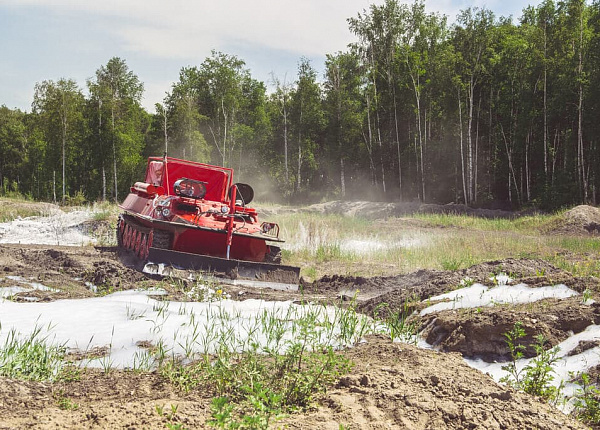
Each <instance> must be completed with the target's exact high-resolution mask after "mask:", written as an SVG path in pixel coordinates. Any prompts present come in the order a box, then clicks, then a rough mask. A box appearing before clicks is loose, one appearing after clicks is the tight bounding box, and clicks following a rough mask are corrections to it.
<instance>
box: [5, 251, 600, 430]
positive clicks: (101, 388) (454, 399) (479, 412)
mask: <svg viewBox="0 0 600 430" xmlns="http://www.w3.org/2000/svg"><path fill="white" fill-rule="evenodd" d="M0 271H1V272H2V275H1V276H0V277H1V278H2V279H3V281H0V286H3V285H1V283H5V284H8V283H9V281H8V280H7V278H6V276H10V275H13V276H22V277H25V278H28V279H32V280H36V281H39V282H42V283H43V284H44V285H46V286H48V287H53V288H56V289H57V290H58V291H55V292H53V291H38V292H36V293H35V294H36V295H37V298H38V299H39V300H42V301H45V300H58V299H62V298H78V297H92V296H94V295H95V294H94V293H93V292H91V291H90V290H89V288H88V287H87V286H86V282H91V283H93V284H95V285H97V286H98V288H99V290H100V292H101V293H102V292H110V291H116V290H122V289H131V288H148V287H152V286H160V287H163V288H164V287H166V288H167V289H169V283H168V282H166V281H163V280H159V279H153V278H150V277H148V276H146V275H144V274H142V273H140V272H139V271H137V270H135V268H134V267H132V261H131V259H130V257H129V256H128V255H127V254H124V255H123V254H120V253H119V251H118V250H117V249H116V248H112V247H47V246H40V245H26V246H22V245H0ZM500 271H503V272H506V273H511V275H512V276H513V277H515V279H516V280H518V281H522V282H526V283H528V284H529V285H530V286H536V285H540V286H541V285H549V284H552V283H558V282H560V283H564V284H565V285H568V286H570V287H571V288H573V289H575V290H577V291H579V292H582V291H583V290H585V289H586V288H587V289H591V290H593V291H600V284H599V281H598V280H597V279H593V278H590V279H581V278H576V277H573V276H571V275H570V274H568V273H566V272H564V271H561V270H559V269H556V268H555V267H553V266H551V265H549V264H548V263H545V262H543V261H540V260H527V259H522V260H512V259H509V260H504V261H495V262H489V263H485V264H480V265H477V266H473V267H471V268H469V269H465V270H461V271H456V272H445V271H430V270H421V271H418V272H414V273H411V274H407V275H398V276H393V277H378V278H358V277H342V276H329V277H325V278H322V279H320V280H319V281H317V282H314V283H311V284H306V285H304V286H303V288H302V291H298V292H287V291H275V290H270V289H261V290H257V289H254V288H241V287H231V286H230V287H225V288H226V289H227V291H228V292H229V293H230V294H232V296H233V297H235V298H237V299H238V300H245V299H246V298H250V297H252V298H258V297H261V298H264V299H268V300H297V301H302V300H304V301H306V300H319V301H327V302H342V303H350V302H351V300H350V299H351V298H353V297H355V300H356V306H357V308H358V309H359V310H360V311H362V312H364V313H366V314H371V315H373V314H374V313H375V312H378V313H380V314H382V313H385V312H389V311H390V310H392V311H393V310H395V309H398V308H401V307H402V306H403V305H404V303H409V304H410V306H413V307H415V308H418V307H419V306H422V305H419V304H418V302H419V300H422V299H425V298H427V297H430V296H433V295H436V294H440V293H443V292H447V291H448V290H451V289H454V288H456V286H457V285H458V284H459V282H460V280H461V279H463V278H464V277H466V276H469V277H471V278H472V279H474V280H476V281H481V282H486V281H487V280H488V278H489V276H490V274H491V273H499V272H500ZM88 285H89V284H88ZM170 291H171V293H172V298H173V299H183V297H181V296H178V293H177V291H176V290H175V289H171V290H170ZM20 294H22V293H19V294H16V295H15V297H14V298H13V299H14V300H20ZM27 295H28V296H31V293H30V292H28V293H27ZM383 303H386V304H387V305H386V306H381V305H382V304H383ZM516 321H522V322H523V323H524V325H525V327H526V330H527V332H528V333H529V335H530V336H533V335H534V334H536V333H543V334H545V335H546V337H547V338H548V339H549V340H550V343H551V344H557V343H558V342H560V341H561V340H564V339H565V338H566V337H568V336H569V334H570V333H571V332H575V333H577V332H578V331H581V330H583V329H584V328H585V327H587V326H588V325H589V324H592V323H596V324H598V323H600V305H596V304H594V305H591V306H584V305H582V304H581V299H577V298H573V299H566V300H561V301H558V300H555V301H549V302H547V303H538V304H535V305H520V306H516V307H510V308H508V307H494V308H484V309H483V310H482V311H481V312H478V313H477V314H476V315H475V314H473V313H469V312H464V311H463V312H459V311H446V312H439V313H435V314H430V315H427V316H426V317H424V318H422V319H421V320H420V322H419V324H420V327H421V329H422V330H423V336H424V337H425V338H426V339H427V340H428V341H429V342H430V343H432V344H434V345H436V347H437V348H438V349H439V351H440V352H436V351H430V350H422V349H417V348H416V347H414V346H411V345H405V344H398V343H391V342H390V341H389V340H385V339H383V338H381V337H376V336H372V337H369V338H368V339H367V342H366V343H362V344H360V345H359V346H358V347H356V348H353V349H350V350H348V351H345V352H344V354H345V355H346V356H347V357H348V358H349V359H350V360H351V361H352V362H353V363H354V364H355V366H354V368H353V370H352V372H351V374H349V375H347V376H344V377H342V378H341V379H340V381H339V382H338V383H337V384H336V385H335V386H334V387H332V389H331V390H329V391H328V392H327V393H326V394H324V395H322V396H321V397H320V399H319V402H318V403H317V404H315V405H314V407H313V408H311V409H310V410H308V411H306V412H304V413H299V414H295V415H291V416H289V417H287V418H284V419H283V420H282V421H279V422H278V423H277V424H276V427H286V428H323V429H328V428H331V429H337V428H339V424H344V425H345V426H348V427H349V428H373V429H376V428H408V429H419V428H435V429H438V428H439V429H443V428H544V429H547V428H556V429H559V428H560V429H563V428H583V426H582V425H581V424H580V423H578V422H577V421H574V420H572V419H571V418H569V417H567V416H566V415H564V414H563V413H562V412H559V411H558V410H556V409H554V408H552V407H551V406H548V405H546V404H544V402H542V401H540V400H538V399H535V398H533V397H530V396H527V395H524V394H520V393H516V392H515V391H513V390H512V389H510V388H508V387H505V386H502V385H499V384H497V383H496V382H494V381H493V379H492V378H491V377H489V376H487V375H484V374H482V373H480V372H479V371H476V370H474V369H471V368H470V367H468V366H467V365H466V364H465V363H464V362H463V361H462V358H461V355H465V356H483V357H487V358H490V359H491V358H494V359H498V358H500V359H501V358H503V357H504V358H506V357H507V354H508V350H507V348H506V343H505V341H504V337H503V333H505V332H506V331H507V330H508V329H510V328H511V327H512V325H513V324H514V322H516ZM582 347H583V348H585V345H584V346H582ZM67 396H68V398H69V399H70V400H71V401H73V402H75V403H77V404H78V408H77V409H76V410H63V409H61V408H60V407H59V404H60V399H61V398H62V397H67ZM210 399H211V395H210V393H207V392H197V391H193V392H191V393H187V394H186V393H183V392H178V391H177V389H176V388H174V387H172V386H170V385H169V384H168V383H167V382H166V381H164V380H162V379H161V378H160V376H158V375H157V374H154V373H150V374H136V373H133V372H127V371H113V372H111V373H110V374H108V375H106V374H104V373H103V372H101V371H97V370H89V371H86V372H84V373H83V377H82V379H81V380H80V381H76V382H70V383H61V384H50V383H35V382H22V381H14V380H8V379H1V380H0V429H12V428H23V429H24V428H43V429H46V428H131V429H133V428H165V426H166V425H167V424H168V423H169V422H170V421H169V419H168V418H166V417H165V416H162V417H161V416H160V415H159V414H158V413H157V410H156V406H159V407H161V406H162V405H167V407H170V405H178V408H177V417H176V419H177V420H178V421H177V422H178V423H182V424H184V426H185V427H186V428H202V427H203V426H204V425H205V422H206V419H207V417H209V414H210V409H209V406H210ZM171 419H175V418H173V417H172V418H171Z"/></svg>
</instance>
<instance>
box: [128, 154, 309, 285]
mask: <svg viewBox="0 0 600 430" xmlns="http://www.w3.org/2000/svg"><path fill="white" fill-rule="evenodd" d="M253 197H254V191H253V190H252V188H251V187H250V186H249V185H247V184H241V183H234V182H233V169H230V168H225V167H218V166H211V165H208V164H203V163H197V162H193V161H186V160H180V159H176V158H172V157H150V158H149V159H148V165H147V169H146V177H145V180H144V181H143V182H136V183H135V184H134V185H133V186H132V187H131V192H130V193H129V195H128V196H127V198H126V199H125V200H124V201H123V203H122V204H121V205H119V207H120V208H121V209H122V210H123V213H122V214H121V215H120V216H119V221H118V224H117V242H118V245H119V247H121V248H124V249H127V250H129V251H131V252H133V253H134V254H135V255H136V256H137V257H138V258H139V259H140V260H141V261H144V262H152V263H156V264H160V263H163V264H166V265H171V266H174V267H177V268H182V269H192V270H200V271H206V272H211V273H217V274H226V275H227V276H228V277H232V278H237V277H241V278H249V279H258V280H263V281H274V282H284V283H297V282H298V276H299V272H300V269H299V268H297V267H291V266H284V265H282V264H281V249H280V248H279V247H278V246H277V245H275V244H277V243H279V242H283V240H282V239H280V238H279V226H278V225H277V224H275V223H272V222H261V221H259V219H258V214H257V212H256V210H255V209H253V208H251V207H249V206H248V204H249V203H250V202H251V201H252V199H253Z"/></svg>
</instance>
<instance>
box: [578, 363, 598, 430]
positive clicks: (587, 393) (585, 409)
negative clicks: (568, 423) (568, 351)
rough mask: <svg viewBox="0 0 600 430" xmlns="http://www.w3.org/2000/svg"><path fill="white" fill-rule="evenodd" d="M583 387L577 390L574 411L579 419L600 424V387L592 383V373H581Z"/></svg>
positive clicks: (592, 423)
mask: <svg viewBox="0 0 600 430" xmlns="http://www.w3.org/2000/svg"><path fill="white" fill-rule="evenodd" d="M580 378H581V383H582V387H581V388H579V389H578V390H577V391H576V392H575V396H574V399H573V400H574V401H573V406H574V409H573V412H572V414H573V415H575V416H576V417H577V418H578V419H580V420H581V421H583V422H584V423H586V424H590V425H598V424H600V389H598V387H597V385H596V384H594V383H592V381H591V378H590V375H588V374H587V373H582V374H581V375H580Z"/></svg>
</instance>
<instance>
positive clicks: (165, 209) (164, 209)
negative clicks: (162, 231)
mask: <svg viewBox="0 0 600 430" xmlns="http://www.w3.org/2000/svg"><path fill="white" fill-rule="evenodd" d="M162 215H163V216H164V217H168V216H169V215H171V209H169V208H163V210H162Z"/></svg>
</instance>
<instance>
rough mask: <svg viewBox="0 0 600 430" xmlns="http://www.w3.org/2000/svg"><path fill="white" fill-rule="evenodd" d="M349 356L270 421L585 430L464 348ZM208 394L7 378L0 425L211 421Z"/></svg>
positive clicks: (150, 376)
mask: <svg viewBox="0 0 600 430" xmlns="http://www.w3.org/2000/svg"><path fill="white" fill-rule="evenodd" d="M343 354H344V355H345V356H346V357H347V358H348V359H350V360H351V361H352V362H353V363H355V366H354V368H353V371H352V373H351V374H349V375H346V376H343V377H342V378H341V379H340V380H339V381H338V383H337V384H336V386H335V387H333V388H332V389H331V390H330V391H329V392H328V393H327V394H324V395H322V396H321V398H320V399H319V401H318V402H317V405H316V406H315V407H314V408H313V409H312V410H310V411H308V412H304V413H302V412H300V413H296V414H291V415H289V416H288V417H286V418H284V419H283V420H280V421H276V422H275V423H274V425H273V428H291V429H306V428H311V429H333V428H335V429H337V428H340V424H343V425H344V426H346V427H348V428H364V429H380V428H393V429H400V428H402V429H425V428H432V429H433V428H435V429H458V428H460V429H465V428H482V429H500V428H515V429H517V428H519V429H520V428H539V429H583V428H585V426H583V425H581V424H580V423H579V422H577V421H574V420H572V419H571V418H569V417H567V416H566V415H564V414H562V413H561V412H559V411H557V410H556V409H553V408H551V407H550V406H549V405H547V404H545V403H544V402H542V401H540V400H538V399H536V398H534V397H532V396H528V395H525V394H522V393H517V392H515V391H513V390H512V389H511V388H508V387H505V386H502V385H499V384H497V383H496V382H494V380H493V379H492V378H491V377H489V376H487V375H484V374H482V373H481V372H479V371H477V370H475V369H472V368H470V367H469V366H467V365H466V364H465V363H464V362H463V360H462V359H461V357H460V356H459V355H458V354H442V353H438V352H434V351H428V350H422V349H418V348H416V347H414V346H411V345H406V344H399V343H392V342H391V341H390V340H388V339H385V338H383V337H380V336H369V337H368V338H367V341H366V342H365V343H362V344H360V345H358V346H357V347H356V348H353V349H350V350H348V351H345V352H344V353H343ZM210 395H211V393H210V392H207V391H203V390H194V391H191V392H190V393H188V394H185V393H183V392H180V391H177V390H175V389H174V388H173V387H172V386H171V385H170V384H168V383H167V382H166V381H165V380H164V379H162V378H161V377H160V376H159V375H158V374H157V373H141V374H138V373H135V372H127V371H118V370H113V371H111V372H110V373H108V374H106V373H104V372H102V371H101V370H87V371H85V372H83V373H82V375H81V377H80V380H78V381H72V382H66V383H58V384H48V383H39V382H25V381H15V380H9V379H2V383H1V384H0V417H1V418H0V429H51V428H65V429H75V428H91V429H100V428H166V427H167V424H170V423H177V424H181V425H182V426H183V427H184V428H205V426H206V421H207V419H208V418H209V416H210V407H209V405H210ZM172 406H173V408H175V410H176V412H175V413H172V411H173V408H172ZM161 410H162V411H163V413H162V414H161V413H159V411H161Z"/></svg>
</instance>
